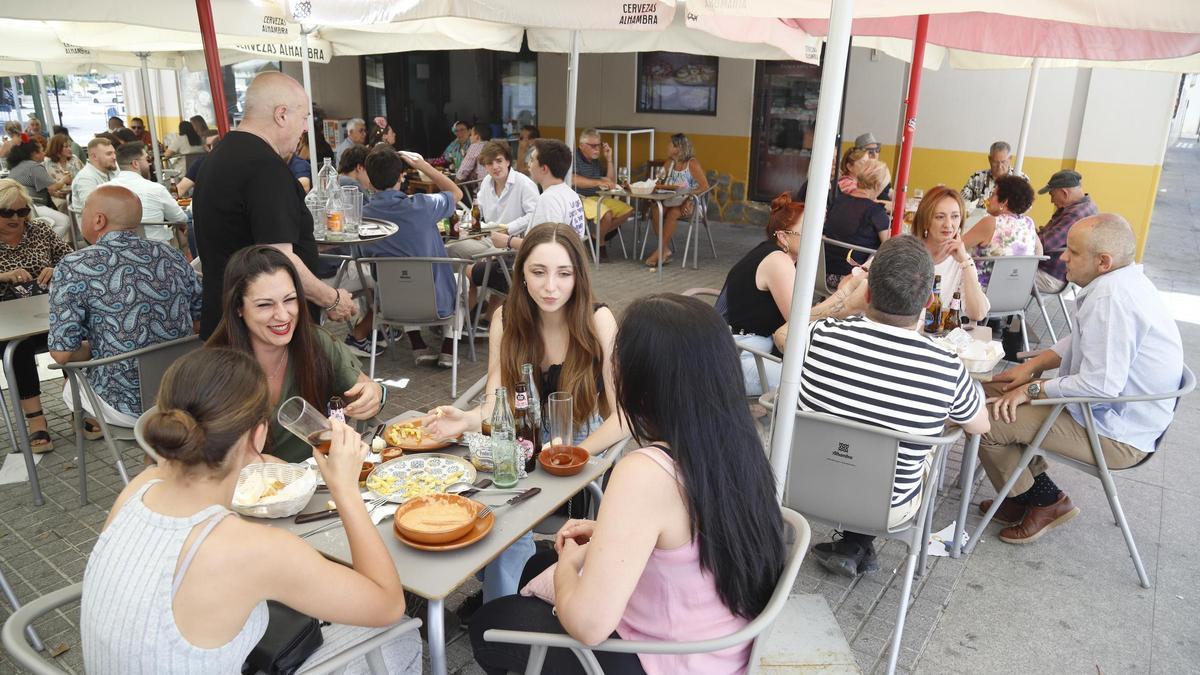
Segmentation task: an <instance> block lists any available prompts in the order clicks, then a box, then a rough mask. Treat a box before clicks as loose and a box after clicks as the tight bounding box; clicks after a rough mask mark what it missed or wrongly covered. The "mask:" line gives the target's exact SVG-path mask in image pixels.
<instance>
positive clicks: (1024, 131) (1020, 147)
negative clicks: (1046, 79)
mask: <svg viewBox="0 0 1200 675" xmlns="http://www.w3.org/2000/svg"><path fill="white" fill-rule="evenodd" d="M1041 71H1042V57H1040V56H1039V57H1037V58H1035V59H1034V60H1033V66H1032V67H1030V69H1029V88H1028V89H1026V90H1025V113H1024V114H1022V115H1021V135H1020V136H1018V137H1017V162H1016V164H1015V165H1014V166H1013V170H1014V171H1016V172H1017V173H1021V166H1022V165H1024V164H1025V150H1026V147H1027V145H1028V142H1029V126H1030V122H1032V121H1033V102H1034V100H1035V99H1036V98H1037V84H1038V75H1039V74H1040V73H1041Z"/></svg>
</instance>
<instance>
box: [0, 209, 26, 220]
mask: <svg viewBox="0 0 1200 675" xmlns="http://www.w3.org/2000/svg"><path fill="white" fill-rule="evenodd" d="M29 211H30V208H29V207H28V206H26V207H24V208H20V209H0V218H12V217H13V216H17V217H20V218H24V217H25V216H27V215H29Z"/></svg>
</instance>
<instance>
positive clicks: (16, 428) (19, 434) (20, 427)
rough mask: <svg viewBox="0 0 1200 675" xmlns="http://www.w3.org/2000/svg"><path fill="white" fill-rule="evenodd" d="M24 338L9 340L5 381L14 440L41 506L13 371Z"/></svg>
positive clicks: (19, 395)
mask: <svg viewBox="0 0 1200 675" xmlns="http://www.w3.org/2000/svg"><path fill="white" fill-rule="evenodd" d="M22 340H23V338H17V339H15V340H9V341H8V345H7V346H6V347H5V348H4V379H5V380H7V381H8V391H9V393H10V394H11V396H10V398H12V412H13V418H12V420H10V422H11V425H12V426H11V427H10V430H11V431H12V432H13V434H14V435H15V436H16V438H15V439H14V440H15V441H16V443H17V447H19V448H21V454H23V455H25V470H26V471H27V472H28V473H29V489H31V490H33V505H34V506H41V505H42V504H43V503H44V500H43V499H42V486H41V484H40V483H38V475H37V464H35V463H34V461H33V448H32V447H30V445H29V428H28V427H26V426H25V413H24V412H22V411H21V394H20V393H18V392H17V375H16V372H14V370H13V352H15V351H16V350H17V345H19V344H21V342H22Z"/></svg>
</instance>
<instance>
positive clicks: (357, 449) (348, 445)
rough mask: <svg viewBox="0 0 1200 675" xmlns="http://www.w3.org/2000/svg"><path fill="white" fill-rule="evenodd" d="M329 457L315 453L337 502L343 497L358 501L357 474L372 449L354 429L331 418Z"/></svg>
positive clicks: (318, 452) (319, 466)
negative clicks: (350, 497)
mask: <svg viewBox="0 0 1200 675" xmlns="http://www.w3.org/2000/svg"><path fill="white" fill-rule="evenodd" d="M329 441H330V442H329V454H328V455H326V454H325V453H323V452H320V451H319V450H316V449H314V450H313V458H314V459H315V460H316V461H317V468H319V469H320V470H321V475H322V476H323V477H324V478H325V483H326V484H327V485H328V486H329V491H330V493H331V494H332V495H333V498H334V501H337V500H338V497H339V495H341V496H353V497H354V498H355V499H356V500H357V499H358V495H359V492H358V474H359V472H360V471H361V470H362V462H363V459H365V458H366V456H367V450H368V449H369V448H368V447H367V445H366V444H365V443H363V442H362V439H361V438H360V437H359V435H358V432H356V431H355V430H354V429H353V428H352V427H350V426H349V425H347V424H346V423H345V422H343V421H341V420H339V419H337V418H335V417H330V418H329ZM360 501H361V500H360Z"/></svg>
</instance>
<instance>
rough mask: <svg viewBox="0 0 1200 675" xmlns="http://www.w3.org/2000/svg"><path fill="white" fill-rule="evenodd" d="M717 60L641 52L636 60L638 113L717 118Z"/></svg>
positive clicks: (690, 55)
mask: <svg viewBox="0 0 1200 675" xmlns="http://www.w3.org/2000/svg"><path fill="white" fill-rule="evenodd" d="M717 63H718V62H717V57H715V56H697V55H695V54H676V53H674V52H643V53H640V54H638V58H637V71H638V77H637V111H638V112H640V113H674V114H684V115H713V116H715V115H716V114H717Z"/></svg>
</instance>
